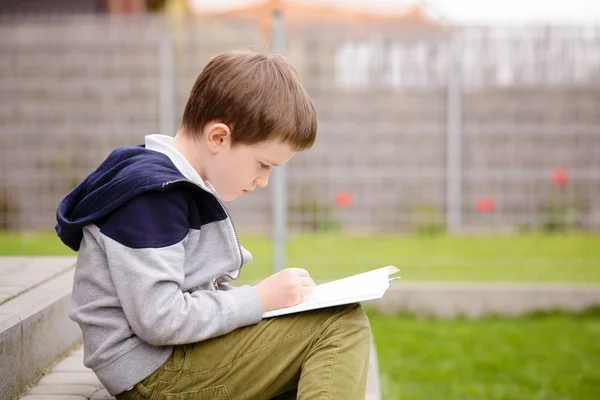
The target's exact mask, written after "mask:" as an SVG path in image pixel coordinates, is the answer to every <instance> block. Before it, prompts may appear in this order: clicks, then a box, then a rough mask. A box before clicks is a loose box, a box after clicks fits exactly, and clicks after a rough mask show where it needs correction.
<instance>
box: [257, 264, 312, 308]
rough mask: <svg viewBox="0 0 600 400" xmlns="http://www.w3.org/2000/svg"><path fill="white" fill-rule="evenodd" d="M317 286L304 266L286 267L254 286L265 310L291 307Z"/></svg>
mask: <svg viewBox="0 0 600 400" xmlns="http://www.w3.org/2000/svg"><path fill="white" fill-rule="evenodd" d="M314 286H315V282H314V281H313V280H312V279H311V277H310V275H309V274H308V271H307V270H305V269H302V268H286V269H284V270H283V271H280V272H277V273H276V274H273V275H271V276H269V277H268V278H266V279H265V280H263V281H262V282H260V283H259V284H257V285H256V286H254V289H255V290H256V292H257V293H258V297H259V298H260V301H261V302H262V308H263V312H267V311H271V310H276V309H278V308H283V307H291V306H294V305H296V304H299V303H301V302H302V298H303V296H306V295H308V294H310V293H311V292H312V290H313V287H314Z"/></svg>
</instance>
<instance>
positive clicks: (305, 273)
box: [290, 268, 310, 276]
mask: <svg viewBox="0 0 600 400" xmlns="http://www.w3.org/2000/svg"><path fill="white" fill-rule="evenodd" d="M290 270H292V271H293V272H295V273H296V274H297V276H310V275H309V274H308V271H307V270H305V269H303V268H290Z"/></svg>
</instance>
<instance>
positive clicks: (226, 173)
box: [204, 134, 295, 201]
mask: <svg viewBox="0 0 600 400" xmlns="http://www.w3.org/2000/svg"><path fill="white" fill-rule="evenodd" d="M230 138H231V135H230V134H225V135H224V136H222V137H216V138H215V137H213V138H210V137H209V138H208V146H209V149H210V150H211V151H210V152H211V153H212V154H211V157H210V161H209V162H207V163H206V164H205V165H204V170H205V173H206V179H207V180H208V181H209V182H210V184H211V185H212V186H213V187H214V188H215V190H216V191H217V193H218V194H219V196H221V198H223V200H225V201H232V200H235V199H236V198H238V197H239V196H244V195H247V194H248V193H250V192H251V191H253V190H254V189H255V188H256V187H257V186H259V187H265V186H267V184H268V183H269V176H270V174H271V171H272V170H273V168H274V167H276V166H279V165H284V164H285V163H287V162H288V161H289V160H290V159H291V158H292V156H293V155H294V153H295V152H294V151H293V150H292V148H291V147H290V146H289V145H288V144H286V143H281V142H280V141H279V140H269V141H266V142H261V143H258V144H255V145H250V146H249V145H243V144H237V145H235V146H233V147H232V146H231V141H230Z"/></svg>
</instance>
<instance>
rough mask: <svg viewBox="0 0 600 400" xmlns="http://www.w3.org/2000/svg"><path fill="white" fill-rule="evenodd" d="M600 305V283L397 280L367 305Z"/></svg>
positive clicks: (392, 309)
mask: <svg viewBox="0 0 600 400" xmlns="http://www.w3.org/2000/svg"><path fill="white" fill-rule="evenodd" d="M598 306H600V285H589V284H560V283H556V284H554V283H548V284H545V283H535V284H523V283H396V282H394V284H393V286H392V287H391V288H390V289H388V291H387V292H386V294H385V296H384V297H383V298H382V299H381V300H377V301H373V302H370V303H367V304H366V307H370V308H375V309H377V310H378V311H380V312H382V313H386V314H389V313H398V312H408V313H411V314H414V315H418V316H436V317H447V318H452V317H460V316H466V317H473V318H475V317H483V316H488V315H501V316H518V315H523V314H527V313H532V312H537V311H557V310H563V311H581V310H584V309H587V308H591V307H598Z"/></svg>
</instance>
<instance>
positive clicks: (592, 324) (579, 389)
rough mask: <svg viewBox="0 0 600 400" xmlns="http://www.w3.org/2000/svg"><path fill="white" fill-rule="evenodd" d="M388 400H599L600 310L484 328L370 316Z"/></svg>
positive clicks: (491, 321)
mask: <svg viewBox="0 0 600 400" xmlns="http://www.w3.org/2000/svg"><path fill="white" fill-rule="evenodd" d="M369 314H370V315H369V316H370V320H371V326H372V330H373V334H374V337H375V342H376V346H377V349H378V352H377V353H378V361H379V372H380V379H381V384H382V391H383V398H384V399H403V400H417V399H419V400H429V399H444V400H475V399H481V400H501V399H502V400H509V399H510V400H521V399H523V400H524V399H538V400H541V399H548V400H550V399H556V400H559V399H560V400H565V399H571V400H587V399H589V400H595V399H598V395H599V394H600V340H598V338H600V310H593V311H589V312H586V313H583V314H579V315H576V314H572V315H569V314H558V313H557V314H546V315H538V316H529V317H520V318H502V319H500V318H486V319H481V320H418V319H415V318H411V317H408V316H399V317H390V316H382V315H378V314H376V313H372V312H369Z"/></svg>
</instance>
